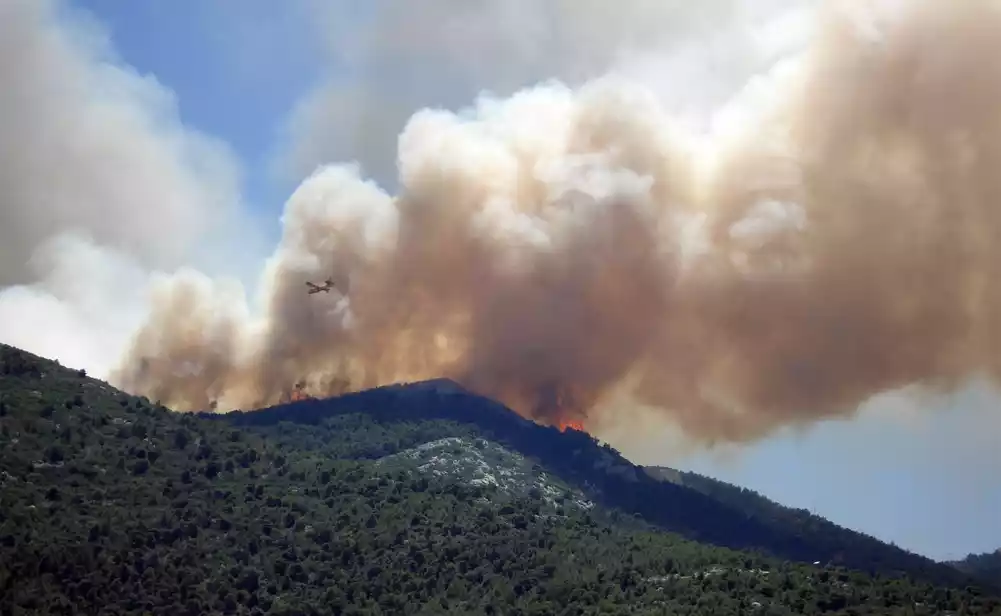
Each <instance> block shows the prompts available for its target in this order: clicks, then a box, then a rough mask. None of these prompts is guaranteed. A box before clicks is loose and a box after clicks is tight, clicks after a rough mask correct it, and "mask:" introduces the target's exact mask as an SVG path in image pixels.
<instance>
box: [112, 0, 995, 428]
mask: <svg viewBox="0 0 1001 616" xmlns="http://www.w3.org/2000/svg"><path fill="white" fill-rule="evenodd" d="M999 41H1001V11H999V8H998V3H996V2H987V1H982V2H978V1H969V2H917V1H913V2H897V3H888V2H875V1H874V2H855V3H851V4H846V3H841V4H837V5H835V4H831V5H829V6H827V7H826V8H825V9H823V10H822V11H820V12H819V17H818V22H817V29H816V31H815V33H814V38H813V40H812V42H811V45H810V46H809V48H808V49H807V50H806V51H805V52H804V54H803V55H801V56H799V57H797V58H795V59H794V60H791V61H789V62H786V63H784V64H782V65H779V66H777V67H776V68H775V70H773V71H772V72H771V73H769V74H768V75H767V76H764V77H762V80H761V81H760V83H756V84H753V87H751V88H749V89H748V90H747V91H746V92H745V93H744V96H743V97H742V98H741V99H740V100H739V101H738V103H739V104H737V103H735V105H734V110H735V111H739V112H741V113H735V114H733V115H731V116H728V117H729V118H730V121H728V122H724V123H723V124H722V125H721V126H722V127H723V128H721V129H719V130H718V131H716V132H715V133H713V134H712V135H710V136H708V137H706V136H701V137H700V136H696V135H693V134H690V133H687V132H686V131H684V130H683V129H682V126H681V125H678V124H677V123H676V122H674V121H673V119H672V116H671V115H670V114H669V113H668V112H667V110H666V109H664V108H663V106H662V105H661V104H660V103H659V102H658V100H657V99H656V98H655V97H654V96H653V95H652V94H650V93H649V92H648V91H647V90H646V89H644V88H643V87H642V86H639V85H635V84H629V83H626V82H622V81H618V80H615V79H613V78H608V79H602V80H598V81H594V82H591V83H589V84H587V85H585V86H583V87H581V88H579V89H569V88H563V87H560V86H557V85H546V86H540V87H537V88H535V89H531V90H527V91H524V92H521V93H519V94H518V95H516V96H514V97H512V98H511V99H508V100H505V101H498V100H486V99H484V100H482V101H480V102H479V103H478V105H477V107H476V109H475V110H473V112H471V113H465V114H462V115H455V114H451V113H447V112H443V111H422V112H420V113H418V114H416V115H415V116H414V117H413V118H412V119H411V121H410V123H409V124H408V126H407V128H406V130H405V131H404V132H403V134H402V135H401V138H400V143H399V176H400V177H399V180H400V185H401V189H400V191H399V194H398V195H397V196H395V197H391V196H390V195H387V194H385V193H384V192H383V191H382V190H381V189H379V188H378V187H377V186H375V185H374V184H371V183H367V182H365V181H363V180H362V179H361V178H359V177H358V174H357V171H356V170H355V169H354V168H351V167H326V168H324V169H321V170H320V171H318V172H317V173H316V174H314V175H313V176H312V177H311V178H310V179H308V180H307V181H306V182H304V183H303V185H302V186H301V187H300V188H299V189H298V190H297V191H296V193H295V194H294V195H293V196H292V197H291V198H290V200H289V202H288V204H287V206H286V211H285V214H284V217H283V225H284V235H283V238H282V241H281V244H280V246H279V247H278V249H277V250H276V252H275V254H274V256H273V258H272V261H271V263H270V264H269V268H268V271H267V272H266V275H265V277H264V284H263V288H264V289H265V297H264V305H263V307H262V308H263V310H262V312H263V316H260V317H257V316H254V315H253V314H252V311H251V310H250V309H249V308H248V305H247V302H246V301H245V299H244V298H243V296H242V291H240V290H239V288H238V287H235V286H234V287H232V288H230V287H226V286H225V285H221V284H219V283H215V282H212V281H210V280H208V279H206V278H204V277H202V276H200V275H198V274H195V273H191V272H187V273H181V274H178V275H177V276H175V277H174V278H171V279H168V280H165V281H164V282H163V284H162V285H161V286H160V287H159V289H158V294H157V296H156V297H154V299H153V305H154V312H153V314H152V316H151V317H150V320H149V321H148V323H147V324H146V326H145V327H144V328H143V329H142V330H141V331H140V332H139V333H138V334H137V336H136V338H135V340H134V344H133V346H132V348H131V349H130V351H129V352H128V354H127V356H126V357H125V358H124V359H123V362H122V368H121V369H120V370H119V371H118V373H117V374H115V375H114V376H113V380H114V381H116V382H118V383H119V384H121V385H122V386H123V387H125V388H126V389H128V390H130V391H134V392H137V393H142V394H145V395H148V396H150V397H152V398H157V399H160V400H162V401H163V402H164V403H166V404H169V405H171V406H174V407H176V408H179V409H206V408H209V406H210V405H211V403H213V402H214V401H218V403H219V408H221V409H226V408H250V407H254V406H259V405H263V404H268V403H273V402H276V401H277V400H279V399H280V398H281V397H282V396H288V395H289V394H290V392H291V388H292V387H293V386H294V385H295V384H296V383H297V382H299V381H300V380H302V379H305V381H306V389H307V391H308V392H309V393H311V394H314V395H327V394H332V393H337V392H340V391H343V390H345V389H359V388H365V387H369V386H373V385H377V384H382V383H388V382H393V381H399V380H412V379H420V378H429V377H439V376H448V377H452V378H455V379H457V380H458V381H460V382H462V383H464V384H466V385H467V386H469V387H470V388H472V389H474V390H476V391H479V392H482V393H484V394H487V395H491V396H495V397H497V398H498V399H500V400H502V401H504V402H506V403H507V404H509V405H511V406H512V407H514V408H515V409H516V410H518V411H519V412H521V413H523V414H526V415H529V416H533V417H536V418H539V419H541V420H543V421H547V422H553V423H565V422H567V421H571V420H573V421H583V422H584V423H585V425H586V424H587V423H589V422H591V421H594V420H596V419H601V420H602V421H605V420H609V418H612V417H615V416H616V414H620V415H621V414H623V413H628V412H629V408H630V405H631V404H635V405H643V406H644V407H647V408H655V409H659V410H660V411H661V412H662V413H663V414H664V416H665V417H667V418H669V419H671V420H673V421H675V422H676V423H677V424H678V425H679V426H680V427H681V428H682V429H683V430H684V431H685V432H686V433H688V434H689V435H690V436H692V437H693V438H696V439H699V440H704V441H715V440H726V441H744V440H750V439H755V438H760V437H762V436H765V435H767V434H769V433H770V432H772V431H774V430H775V429H777V428H779V427H782V426H785V425H790V424H794V423H807V422H812V421H816V420H819V419H822V418H826V417H833V416H839V415H848V414H851V413H853V412H854V411H855V409H856V408H857V407H858V405H859V404H861V403H862V402H864V401H866V400H867V399H869V398H870V397H872V396H873V395H875V394H878V393H880V392H884V391H889V390H894V389H898V388H902V387H905V386H908V385H920V386H923V387H927V388H930V389H935V390H937V389H951V388H955V387H958V386H959V385H961V384H962V383H963V382H964V381H965V380H967V379H968V378H970V377H973V376H977V375H979V374H986V375H988V376H990V377H993V378H997V377H999V376H1001V361H999V358H1001V356H999V354H998V352H997V350H996V349H998V348H1001V281H999V280H998V278H997V277H996V276H995V271H994V270H995V268H996V264H998V263H1001V244H998V243H996V242H995V240H996V238H999V237H1001V172H999V170H1001V53H999V51H1001V50H999V49H998V46H999ZM327 277H332V278H333V280H334V282H335V284H336V285H337V288H336V290H334V291H332V292H331V293H329V294H323V293H320V294H316V295H308V294H307V293H306V287H305V284H304V283H305V282H306V281H315V282H317V283H319V282H322V281H323V280H324V279H326V278H327Z"/></svg>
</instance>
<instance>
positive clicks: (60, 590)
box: [0, 345, 1001, 616]
mask: <svg viewBox="0 0 1001 616" xmlns="http://www.w3.org/2000/svg"><path fill="white" fill-rule="evenodd" d="M449 417H452V419H449ZM456 418H458V419H456ZM491 426H492V427H491ZM526 450H528V451H529V455H526V454H525V453H523V451H526ZM540 453H541V455H535V454H540ZM560 459H563V460H564V462H563V463H562V464H560V463H559V462H558V461H559V460H560ZM553 462H555V463H553ZM0 471H2V472H0V484H2V486H3V489H2V490H0V613H15V614H36V613H37V614H54V613H65V614H72V613H95V614H97V613H101V614H118V613H140V612H144V613H150V614H155V615H157V616H159V615H160V614H163V615H165V616H166V615H168V614H169V615H171V616H173V615H178V614H192V615H196V614H204V613H231V614H239V615H253V616H260V615H262V614H284V615H286V616H291V615H293V614H294V615H297V616H302V615H307V614H308V615H313V614H342V615H348V614H351V615H354V616H357V615H362V614H369V615H374V614H415V615H416V614H421V615H425V614H427V615H430V614H498V613H505V614H507V613H510V614H515V613H518V614H562V613H567V614H580V615H583V614H589V615H590V614H630V615H632V614H639V615H647V614H649V615H650V616H652V615H653V614H663V613H678V614H696V613H707V612H715V613H746V612H750V611H755V612H756V613H760V614H783V615H785V614H790V615H791V614H821V613H826V614H845V615H847V614H887V613H915V614H926V613H927V614H939V613H941V614H946V613H967V614H994V613H998V611H999V610H1001V599H999V598H998V597H996V596H994V595H992V594H991V592H992V591H989V589H987V588H986V587H980V588H978V587H977V586H978V585H977V584H973V583H968V582H967V580H968V578H966V577H965V576H963V575H962V574H961V573H960V572H958V571H957V572H955V573H954V574H955V575H956V576H959V577H958V578H957V579H956V582H957V583H948V584H944V585H942V584H934V585H933V584H932V583H931V580H930V578H934V577H935V574H936V573H938V571H937V570H934V569H930V570H921V569H920V568H917V569H913V570H909V571H907V574H906V575H904V576H896V575H894V574H893V567H889V566H887V567H882V568H881V570H880V571H878V572H876V573H875V574H869V573H866V572H864V571H860V570H857V569H852V568H850V567H849V566H847V565H840V564H837V563H826V564H825V565H823V566H813V565H810V564H804V563H801V562H797V561H794V560H788V559H785V558H782V557H779V556H775V555H774V550H765V549H760V550H759V549H750V550H732V549H729V548H726V547H717V546H714V545H713V544H712V543H710V542H707V541H696V540H693V539H691V538H686V537H685V534H684V533H682V532H674V531H669V530H665V523H672V522H674V523H676V526H678V527H679V530H681V531H686V530H687V531H691V530H695V531H698V530H702V531H703V532H705V531H707V530H708V531H711V532H710V534H712V533H716V535H723V538H725V535H726V532H732V531H739V530H744V531H746V530H747V528H754V527H755V524H763V523H764V522H765V521H762V520H756V521H755V520H751V521H750V523H746V522H745V523H744V526H743V527H726V524H724V525H723V526H724V527H723V528H722V529H716V530H714V529H712V528H709V529H705V528H701V529H700V528H699V527H698V525H695V526H694V528H687V527H686V526H685V525H684V524H683V523H685V522H693V521H696V522H697V521H698V520H697V519H696V517H697V515H698V514H704V513H706V512H710V513H712V512H713V511H716V512H717V513H716V518H713V517H712V516H709V517H708V518H705V519H703V520H702V521H701V524H702V526H706V525H707V524H708V525H710V526H711V524H712V523H713V522H714V521H720V520H722V521H723V522H728V521H729V522H732V521H733V520H734V519H736V518H735V517H734V516H735V515H737V514H740V512H739V511H736V512H734V511H733V510H730V511H729V513H728V514H726V515H724V514H723V513H720V510H722V511H727V509H726V508H725V507H721V506H720V505H719V504H718V503H716V504H714V502H715V501H713V499H712V498H710V497H708V496H706V495H698V494H693V491H692V490H691V489H689V488H684V489H682V488H681V487H679V486H673V487H672V486H668V485H663V486H661V487H659V488H651V489H652V490H653V491H654V496H656V495H657V494H660V495H661V496H666V495H667V496H670V497H672V498H675V500H673V501H672V500H671V499H668V500H667V501H664V502H659V503H657V504H659V505H660V506H661V508H662V509H671V508H672V507H673V508H676V509H680V510H682V511H678V512H674V513H673V514H671V515H668V516H666V517H663V518H656V517H655V518H654V519H653V520H652V521H651V520H646V519H644V518H643V517H642V516H640V515H635V512H634V513H630V511H629V507H626V508H625V509H623V508H621V507H616V506H614V505H611V504H610V503H614V502H620V503H622V502H624V504H626V505H632V506H633V508H634V509H635V508H636V505H637V502H636V500H635V499H638V498H640V497H647V496H649V495H648V494H646V493H645V490H644V489H643V488H645V486H647V485H654V484H661V483H663V482H660V481H659V480H656V479H653V478H650V477H649V476H648V475H647V473H646V472H645V471H644V470H643V469H642V467H638V466H636V465H634V464H632V463H631V462H629V461H628V460H625V459H624V458H623V457H622V456H621V454H619V453H618V452H616V451H615V450H614V449H612V448H610V447H608V446H607V445H601V444H600V443H598V442H597V441H596V440H595V439H594V438H593V437H591V436H590V435H587V434H585V433H581V432H577V431H574V430H568V431H567V432H566V433H563V432H560V431H559V430H557V429H556V428H550V427H543V426H539V425H538V424H535V423H534V422H531V421H528V420H524V419H523V418H520V417H518V416H515V415H514V414H513V413H512V412H511V411H509V410H507V409H505V408H504V407H503V406H502V405H499V404H498V403H496V402H494V401H490V400H487V399H483V398H480V397H477V396H475V395H473V394H470V393H469V392H465V391H461V390H457V389H456V388H454V387H451V386H447V383H444V382H441V381H437V382H435V383H432V384H431V385H429V384H427V383H424V384H417V385H410V386H408V385H401V386H387V387H386V388H379V389H377V390H370V391H368V392H359V393H358V394H357V395H349V396H346V397H344V398H342V399H335V400H334V401H333V402H331V401H315V402H314V401H308V400H307V401H302V402H297V403H294V404H292V405H284V406H282V407H279V408H272V409H265V410H263V411H252V412H237V413H235V414H232V415H221V414H220V415H210V414H182V413H175V412H172V411H170V410H169V409H166V408H164V407H162V406H160V405H159V404H157V403H155V402H151V401H150V400H148V399H146V398H143V397H136V396H131V395H128V394H126V393H124V392H120V391H118V390H116V389H115V388H113V387H111V386H110V385H108V384H107V383H104V382H101V381H97V380H94V379H91V378H89V377H87V376H86V373H85V372H84V371H81V370H72V369H69V368H65V367H62V366H59V365H58V364H56V363H53V362H50V361H48V360H44V359H43V358H39V357H37V356H34V355H31V354H29V353H25V352H23V351H20V350H18V349H14V348H12V347H8V346H5V345H0ZM488 476H492V479H493V480H491V477H488ZM648 480H649V482H653V483H649V484H648ZM638 488H639V489H638ZM623 493H624V494H623ZM630 494H634V495H636V494H638V495H639V496H634V500H632V501H630V500H629V498H628V497H629V495H630ZM589 495H595V496H598V497H600V498H599V500H598V501H594V500H591V498H590V497H589ZM616 497H618V498H616ZM699 503H701V506H702V507H703V509H701V510H700V509H697V508H696V509H695V510H694V512H693V511H692V507H693V505H697V504H699ZM640 513H650V511H640ZM668 513H671V512H670V511H668ZM745 517H746V516H745ZM765 526H767V525H765ZM689 534H690V535H691V534H692V533H689ZM695 534H697V533H695ZM762 537H763V536H759V537H757V538H756V539H758V540H760V539H761V538H762ZM716 538H717V539H718V538H719V537H716ZM738 538H739V537H738ZM766 538H767V537H766ZM752 539H753V537H752ZM767 547H770V546H763V548H767ZM779 547H782V546H781V545H780V546H779ZM884 564H887V565H893V564H894V563H892V562H889V563H884ZM897 564H900V563H897ZM903 564H907V563H903ZM911 564H913V563H911ZM905 569H906V567H905ZM950 571H954V570H952V569H950Z"/></svg>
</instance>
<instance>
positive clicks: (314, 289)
mask: <svg viewBox="0 0 1001 616" xmlns="http://www.w3.org/2000/svg"><path fill="white" fill-rule="evenodd" d="M306 286H307V287H309V291H308V293H309V294H310V295H312V294H314V293H319V292H320V291H323V292H324V293H330V290H331V289H333V288H334V281H333V280H331V279H330V278H327V280H326V281H325V282H324V283H323V284H322V285H318V284H314V283H312V282H309V281H308V280H307V281H306Z"/></svg>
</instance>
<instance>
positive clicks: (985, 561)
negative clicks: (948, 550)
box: [950, 550, 1001, 587]
mask: <svg viewBox="0 0 1001 616" xmlns="http://www.w3.org/2000/svg"><path fill="white" fill-rule="evenodd" d="M950 564H952V566H954V567H956V568H957V569H959V570H960V571H963V572H964V573H967V574H969V575H972V576H976V577H977V578H980V579H982V580H984V581H987V582H990V583H992V584H994V586H995V587H1001V550H995V551H994V552H986V553H984V554H970V555H969V556H967V557H966V558H964V559H963V560H960V561H956V562H953V563H950Z"/></svg>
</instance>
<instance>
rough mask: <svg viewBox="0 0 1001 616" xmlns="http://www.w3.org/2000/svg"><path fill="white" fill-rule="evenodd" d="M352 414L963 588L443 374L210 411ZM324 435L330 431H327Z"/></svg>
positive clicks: (629, 503) (810, 556)
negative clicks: (654, 465)
mask: <svg viewBox="0 0 1001 616" xmlns="http://www.w3.org/2000/svg"><path fill="white" fill-rule="evenodd" d="M356 413H365V414H366V416H367V417H368V419H369V420H370V421H374V422H376V423H377V424H378V425H380V426H395V425H400V424H404V425H405V424H407V423H408V422H412V421H415V420H432V419H433V420H448V421H452V422H458V423H460V424H462V425H465V426H469V429H472V430H475V431H476V433H477V434H479V435H481V436H483V437H484V438H487V439H490V440H493V441H496V442H498V443H501V444H503V445H505V446H507V447H509V448H510V449H512V450H515V451H518V452H520V453H521V454H523V455H525V456H529V457H532V458H534V459H536V460H538V461H539V463H540V464H541V465H542V466H544V467H545V468H547V469H549V470H550V471H551V472H552V473H554V474H555V475H557V476H559V477H561V478H562V479H563V480H565V481H567V482H568V483H570V484H572V485H574V486H576V487H578V488H580V489H581V490H583V492H584V493H585V494H587V496H588V498H591V499H593V500H594V501H595V502H599V503H601V504H603V505H605V506H607V507H612V508H616V509H620V510H622V511H624V512H626V513H628V514H632V515H637V516H639V517H640V518H642V519H643V520H645V521H646V522H648V523H650V524H654V525H656V526H658V527H660V528H662V529H665V530H670V531H673V532H677V533H679V534H682V535H683V536H685V537H687V538H689V539H692V540H696V541H702V542H708V543H713V544H715V545H720V546H726V547H730V548H734V549H751V550H758V551H762V552H765V553H770V554H772V555H775V556H778V557H780V558H785V559H790V560H797V561H801V562H805V563H813V562H815V561H821V562H824V563H831V564H834V565H843V566H847V567H851V568H854V569H859V570H862V571H867V572H871V573H875V572H879V573H881V574H884V575H909V576H912V577H914V578H916V579H920V580H924V581H928V582H932V583H936V584H946V585H952V586H956V587H963V586H965V585H967V584H968V583H970V580H969V576H967V575H965V574H963V573H961V572H958V571H957V570H956V569H954V568H953V567H950V566H947V565H944V564H940V563H936V562H935V561H933V560H931V559H928V558H925V557H923V556H919V555H917V554H913V553H910V552H907V551H905V550H902V549H900V548H897V547H894V546H890V545H887V544H885V543H882V542H880V541H878V540H876V539H875V538H872V537H869V536H866V535H863V534H861V533H857V532H854V531H850V530H847V529H844V528H841V527H838V526H836V525H834V524H832V523H830V522H828V521H826V520H823V519H822V518H818V517H816V516H810V517H809V518H808V519H800V518H799V517H797V516H796V515H790V514H789V512H790V511H792V510H789V509H787V508H784V507H781V506H778V505H775V504H774V503H772V504H771V505H772V506H769V505H766V504H762V503H759V504H758V506H755V507H749V506H748V502H747V501H746V499H740V498H735V496H737V495H739V493H740V489H739V488H733V487H732V486H731V488H733V489H732V490H727V489H725V488H724V487H722V486H725V484H721V483H720V482H715V483H713V482H712V480H708V479H706V480H705V481H702V482H696V481H695V477H693V476H691V475H689V476H688V477H689V482H688V483H692V484H693V485H688V483H685V482H670V481H662V480H660V478H658V477H654V476H651V474H650V472H648V471H647V470H646V469H644V468H643V467H640V466H637V465H634V464H632V463H631V462H630V461H628V460H627V459H625V458H624V457H623V456H622V455H620V454H619V453H618V452H617V451H615V450H614V449H612V448H611V447H609V446H607V445H601V444H599V443H598V441H597V440H596V439H594V438H593V437H591V436H590V435H588V434H586V433H583V432H577V431H573V430H569V431H567V432H566V433H562V432H560V431H559V430H557V429H556V428H552V427H544V426H540V425H538V424H536V423H534V422H532V421H529V420H526V419H523V418H521V417H520V416H518V415H517V414H515V413H513V412H512V411H510V410H508V409H507V408H505V407H504V406H502V405H501V404H499V403H497V402H494V401H492V400H489V399H486V398H482V397H480V396H477V395H475V394H472V393H470V392H468V391H465V390H463V389H462V388H461V387H459V386H458V385H456V384H454V383H451V382H449V381H430V382H425V383H417V384H411V385H392V386H386V387H380V388H376V389H371V390H368V391H363V392H359V393H354V394H349V395H345V396H341V397H338V398H333V399H328V400H309V401H303V402H298V403H295V404H292V405H282V406H277V407H273V408H270V409H264V410H261V411H255V412H252V413H242V412H239V411H238V412H235V413H230V414H227V415H225V416H221V415H216V416H212V418H214V419H216V420H218V421H224V422H226V423H231V424H233V425H237V426H245V427H248V426H256V427H260V428H267V427H269V426H275V425H281V424H282V423H286V424H287V425H289V426H291V425H293V424H295V425H300V426H322V425H323V424H324V422H327V421H329V420H331V419H332V418H337V417H342V416H349V415H352V414H356ZM289 429H291V428H289ZM315 434H316V431H315V428H310V429H305V430H304V432H303V434H302V438H303V439H304V440H305V441H308V440H309V439H310V438H311V435H315ZM329 438H335V437H334V435H333V434H329ZM400 446H403V445H402V444H399V443H392V442H382V443H380V444H379V445H378V446H376V447H375V448H373V449H368V450H364V449H359V448H354V449H353V451H351V452H350V455H352V456H355V457H362V458H375V457H379V456H382V455H387V454H390V453H393V452H394V451H395V450H396V449H397V448H398V447H400ZM713 486H715V487H713ZM735 490H736V492H734V491H735ZM762 501H764V502H765V503H770V501H767V500H766V499H762Z"/></svg>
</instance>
